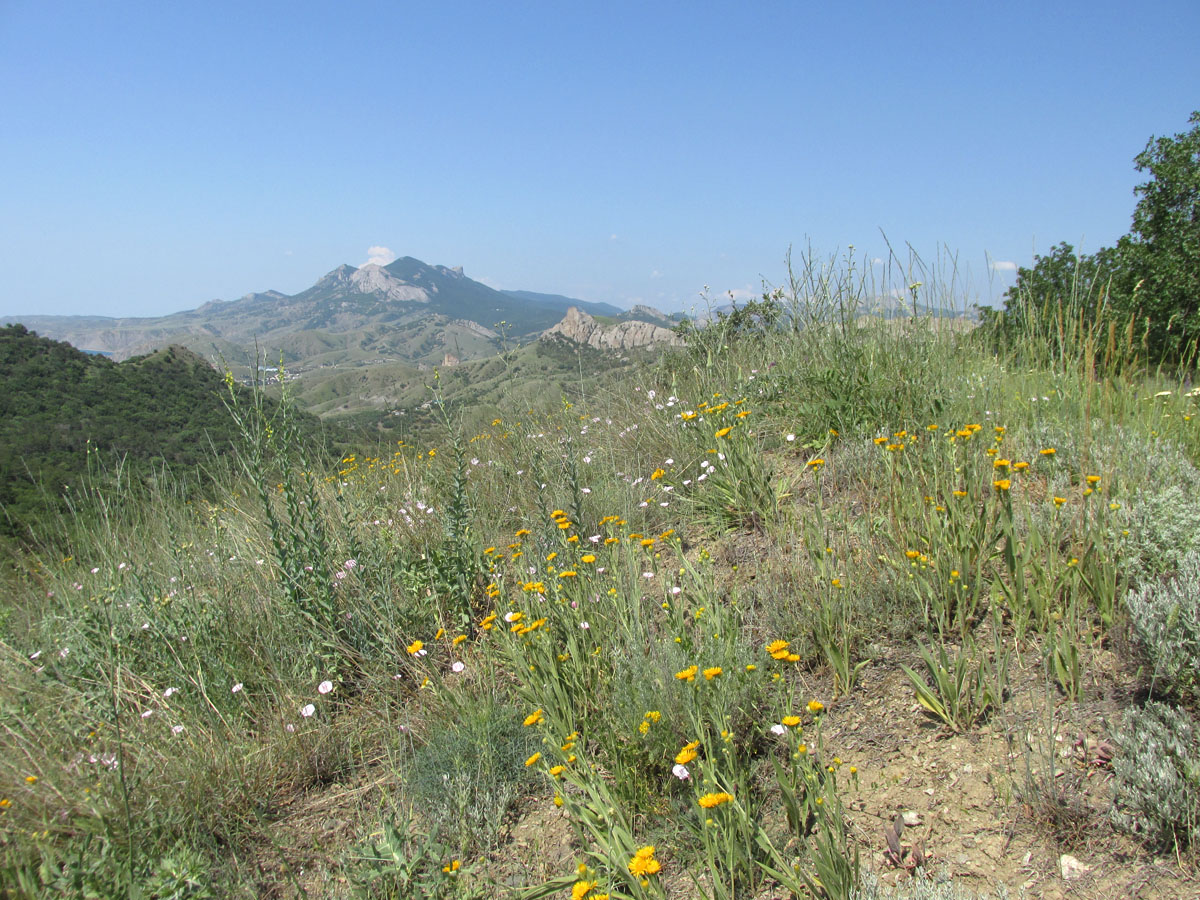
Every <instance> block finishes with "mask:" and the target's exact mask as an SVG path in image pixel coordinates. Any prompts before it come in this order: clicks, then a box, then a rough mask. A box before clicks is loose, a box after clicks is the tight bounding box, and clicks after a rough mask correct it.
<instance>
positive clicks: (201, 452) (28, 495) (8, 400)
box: [0, 325, 233, 536]
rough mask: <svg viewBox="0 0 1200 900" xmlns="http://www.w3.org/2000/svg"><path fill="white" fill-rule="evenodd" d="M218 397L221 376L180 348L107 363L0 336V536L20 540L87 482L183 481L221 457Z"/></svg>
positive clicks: (19, 336) (226, 432) (9, 332)
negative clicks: (153, 476)
mask: <svg viewBox="0 0 1200 900" xmlns="http://www.w3.org/2000/svg"><path fill="white" fill-rule="evenodd" d="M223 395H227V389H226V386H225V383H224V381H223V379H222V377H221V375H220V374H219V373H218V372H216V371H215V370H214V369H213V368H212V367H211V366H209V365H208V363H207V362H205V361H204V360H203V359H201V358H200V357H199V356H197V355H196V354H194V353H192V352H191V351H189V350H186V349H184V348H182V347H169V348H167V349H165V350H160V351H158V352H156V353H153V354H150V355H148V356H142V357H136V358H134V359H129V360H127V361H125V362H122V363H114V362H112V361H111V360H109V359H107V358H105V357H103V356H97V355H90V354H87V353H83V352H81V351H79V350H76V349H75V348H74V347H72V346H71V345H70V344H66V343H61V342H59V341H51V340H48V339H46V338H42V337H39V336H38V335H37V334H36V333H35V332H31V331H28V330H27V329H26V328H25V327H24V326H21V325H9V326H6V327H4V328H2V329H0V506H3V515H2V516H0V533H2V534H5V535H8V536H18V535H26V536H27V535H29V534H30V523H31V520H32V518H33V517H34V516H36V515H38V514H40V513H43V512H45V511H48V510H53V509H61V508H63V507H64V504H65V503H66V501H67V498H68V497H69V496H70V495H71V493H72V491H75V492H78V490H79V488H80V487H81V484H82V479H83V478H84V477H85V476H87V475H88V474H89V473H90V474H91V475H94V476H97V477H107V476H106V475H105V473H112V472H114V471H117V470H123V471H124V474H126V475H130V476H140V475H142V474H145V473H146V472H149V471H151V470H152V468H154V467H157V466H162V465H164V464H165V465H166V466H169V467H171V468H173V469H177V470H179V471H180V472H182V471H183V470H184V469H187V468H190V467H194V466H195V465H196V464H197V463H198V462H200V461H201V460H203V459H204V458H205V457H206V456H207V455H209V454H210V452H211V451H212V450H213V449H215V450H216V451H217V452H218V453H220V452H223V451H224V450H226V449H227V448H228V447H229V446H230V441H231V438H232V433H233V422H232V420H231V418H230V416H229V414H228V412H227V411H226V408H225V405H224V403H223V400H222V396H223Z"/></svg>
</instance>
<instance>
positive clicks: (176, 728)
mask: <svg viewBox="0 0 1200 900" xmlns="http://www.w3.org/2000/svg"><path fill="white" fill-rule="evenodd" d="M171 734H183V726H182V725H172V726H171Z"/></svg>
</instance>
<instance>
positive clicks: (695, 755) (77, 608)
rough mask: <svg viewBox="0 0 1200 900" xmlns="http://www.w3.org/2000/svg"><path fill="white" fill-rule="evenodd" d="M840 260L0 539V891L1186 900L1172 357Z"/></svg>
mask: <svg viewBox="0 0 1200 900" xmlns="http://www.w3.org/2000/svg"><path fill="white" fill-rule="evenodd" d="M855 272H856V270H855V268H854V266H853V265H850V266H849V267H848V268H837V269H836V270H835V269H830V270H824V269H821V270H813V269H809V270H806V271H805V272H803V273H800V274H798V275H796V276H794V277H793V278H792V279H791V280H790V283H789V285H788V287H787V288H786V289H785V290H781V291H779V292H775V293H773V294H770V295H768V296H767V297H766V298H765V299H764V300H763V301H762V303H761V304H756V305H752V306H751V308H750V309H749V310H748V311H747V312H746V313H745V314H743V315H738V314H735V315H732V316H729V317H725V318H722V319H720V320H719V321H718V322H716V323H715V324H713V325H711V326H709V327H708V328H705V329H701V330H692V331H691V332H690V333H689V334H688V336H687V344H686V346H684V347H682V348H680V349H678V350H672V351H668V352H665V353H664V354H663V355H662V356H661V357H660V358H659V359H658V360H657V361H655V362H654V363H653V364H648V365H645V366H642V367H638V368H635V369H631V370H629V371H628V372H626V373H624V374H622V375H620V376H619V377H614V378H611V379H608V380H606V381H604V382H602V383H597V384H589V383H587V381H586V380H585V379H582V378H581V382H582V383H581V385H580V387H579V390H578V392H575V391H572V392H571V393H570V394H567V393H562V394H555V395H554V396H547V395H546V393H545V392H543V394H542V395H541V396H539V395H538V394H537V393H536V392H531V391H528V390H527V389H526V388H527V386H524V387H523V386H518V387H517V388H515V389H514V393H513V395H512V396H510V397H507V398H505V397H501V398H499V399H496V400H495V401H491V400H489V402H487V403H485V404H479V403H470V402H456V403H450V402H445V396H446V395H445V392H444V390H443V388H442V386H441V380H442V379H441V376H438V375H431V377H430V379H429V381H430V384H429V394H428V397H429V399H430V401H431V407H430V409H431V411H432V414H434V415H435V418H436V419H437V421H438V423H439V425H438V428H437V429H436V430H433V431H430V432H428V433H429V434H430V435H433V436H432V437H429V438H428V439H427V438H426V437H424V436H422V437H421V438H420V439H419V440H418V439H414V440H404V441H400V442H398V443H397V442H393V441H389V442H388V443H386V444H379V445H375V446H371V447H364V448H363V450H362V451H360V452H357V453H347V454H345V455H344V456H343V457H342V458H341V459H340V462H339V463H338V464H337V465H335V466H332V467H330V466H326V465H325V464H324V463H322V462H321V457H320V455H319V453H318V448H316V447H314V446H313V445H312V442H311V441H308V440H305V439H303V438H302V437H301V432H300V431H299V430H298V429H297V427H296V425H295V417H294V409H293V408H292V407H290V406H289V404H288V403H287V402H286V400H285V402H284V403H283V404H282V405H281V406H271V405H265V406H264V405H262V403H261V402H260V401H261V394H256V395H249V396H247V395H243V394H234V395H231V396H232V398H233V399H232V400H231V408H230V413H229V414H230V416H231V418H232V421H233V423H234V425H235V428H236V430H237V432H238V433H239V434H240V442H239V444H238V448H239V449H238V450H237V452H236V454H235V455H234V457H232V459H231V460H230V461H228V462H218V461H213V462H212V463H210V464H209V465H208V466H207V469H206V472H207V475H208V477H209V478H210V479H211V484H210V486H209V488H208V489H207V497H208V499H200V498H199V497H198V496H196V495H195V494H193V493H192V492H189V491H188V490H185V489H183V488H182V487H177V486H176V485H174V483H173V482H172V480H171V479H170V478H168V477H164V478H161V479H158V480H154V481H149V482H145V483H138V484H136V485H128V486H124V487H122V486H106V487H104V488H102V489H98V490H94V491H92V492H91V494H90V497H91V500H90V501H89V502H88V503H87V504H81V505H80V506H79V507H78V508H76V509H75V511H74V512H73V513H71V514H66V515H64V516H62V517H60V518H59V519H58V520H56V521H57V524H54V522H50V523H49V524H48V525H47V530H46V531H44V532H43V533H44V534H46V535H47V536H46V537H45V538H44V540H43V542H42V545H41V546H37V547H30V548H25V549H21V550H13V551H12V552H11V554H10V558H9V559H8V561H7V565H6V567H5V570H4V578H5V584H4V589H3V592H2V597H3V599H2V600H0V603H2V607H0V636H2V642H0V672H2V675H0V884H2V885H3V895H4V896H6V897H40V896H53V897H143V898H167V897H172V898H174V897H179V898H183V897H194V898H203V897H361V898H483V897H511V898H524V900H536V898H542V897H563V898H566V897H571V898H574V900H603V898H605V897H609V898H637V900H650V898H699V897H703V898H710V900H718V898H719V900H734V898H757V900H766V898H786V897H807V896H823V897H830V898H850V897H862V898H891V897H922V898H967V897H975V896H978V897H1000V896H1020V895H1022V894H1024V895H1026V896H1031V897H1048V898H1049V897H1067V896H1072V897H1118V896H1120V897H1126V896H1131V895H1132V896H1137V897H1142V898H1170V897H1185V896H1195V895H1196V894H1197V892H1198V891H1200V880H1198V879H1197V864H1196V863H1197V857H1196V855H1195V854H1196V851H1195V845H1196V842H1197V839H1200V775H1198V773H1200V725H1198V724H1197V718H1196V715H1197V697H1198V694H1197V690H1198V688H1200V684H1198V682H1197V672H1198V671H1200V612H1198V607H1197V601H1196V598H1197V596H1200V555H1198V554H1200V508H1197V506H1196V504H1195V500H1194V498H1195V497H1196V496H1198V495H1200V493H1198V492H1200V469H1197V463H1198V459H1200V432H1198V430H1197V429H1198V428H1200V421H1198V420H1197V418H1196V414H1197V405H1198V403H1200V392H1197V390H1196V389H1195V388H1194V387H1193V386H1192V382H1191V381H1190V373H1187V372H1184V373H1178V372H1171V371H1165V370H1154V371H1150V370H1148V369H1147V367H1146V366H1145V365H1143V364H1140V363H1139V360H1138V355H1137V352H1136V348H1134V347H1132V346H1130V345H1128V344H1126V345H1122V344H1121V343H1120V342H1119V341H1118V340H1116V339H1115V338H1112V339H1111V340H1110V335H1109V334H1107V333H1094V332H1093V331H1092V330H1091V329H1089V327H1088V326H1087V325H1086V323H1084V322H1082V321H1079V320H1075V319H1073V318H1072V315H1071V311H1070V310H1071V306H1070V304H1069V302H1068V303H1067V304H1066V305H1065V310H1064V309H1060V310H1059V313H1058V315H1057V318H1053V319H1046V320H1045V321H1044V322H1043V323H1042V325H1043V326H1045V327H1043V328H1041V329H1040V330H1036V329H1033V330H1031V331H1030V332H1029V333H1027V334H1025V335H1024V336H1022V338H1021V340H1019V341H1015V342H1010V343H1003V342H996V341H993V340H992V336H991V335H990V333H985V332H984V330H983V329H974V330H971V329H964V328H962V327H960V326H959V323H958V322H957V321H956V320H953V319H949V318H946V317H935V316H927V315H913V316H911V317H909V318H904V319H892V320H883V319H879V318H872V317H859V316H857V315H856V311H857V310H858V309H859V306H860V305H861V301H862V297H863V296H864V294H865V293H866V292H867V290H868V287H867V286H866V285H864V284H863V282H862V281H861V279H860V278H859V277H858V276H856V274H855ZM928 280H932V279H928ZM909 290H910V291H911V294H912V301H913V307H914V310H919V304H920V302H923V301H925V300H926V298H928V297H930V296H931V295H933V293H934V291H933V289H931V288H925V287H924V286H922V285H918V284H916V283H915V282H913V283H912V285H911V287H910V288H909ZM798 298H804V302H803V303H802V302H800V300H799V299H798ZM1068 301H1069V298H1068ZM780 313H783V314H780ZM1072 322H1074V323H1075V324H1074V325H1072ZM517 391H520V392H521V393H520V394H519V396H520V400H519V401H517V400H516V397H517V396H518V395H517ZM457 396H461V394H457ZM423 434H424V432H423ZM56 533H57V534H59V535H61V537H59V538H55V537H54V535H55V534H56Z"/></svg>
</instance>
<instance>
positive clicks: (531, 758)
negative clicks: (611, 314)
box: [525, 750, 542, 769]
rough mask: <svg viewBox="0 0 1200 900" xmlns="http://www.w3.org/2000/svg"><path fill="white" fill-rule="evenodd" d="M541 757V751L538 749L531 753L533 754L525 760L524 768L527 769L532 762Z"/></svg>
mask: <svg viewBox="0 0 1200 900" xmlns="http://www.w3.org/2000/svg"><path fill="white" fill-rule="evenodd" d="M541 758H542V752H541V751H540V750H539V751H538V752H537V753H535V754H533V756H531V757H529V759H527V760H525V768H527V769H528V768H529V767H530V766H532V765H533V764H534V763H536V762H537V761H538V760H539V759H541Z"/></svg>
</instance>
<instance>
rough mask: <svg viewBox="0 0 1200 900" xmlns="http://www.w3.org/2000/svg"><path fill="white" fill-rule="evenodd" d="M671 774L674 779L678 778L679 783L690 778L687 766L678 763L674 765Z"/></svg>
mask: <svg viewBox="0 0 1200 900" xmlns="http://www.w3.org/2000/svg"><path fill="white" fill-rule="evenodd" d="M671 774H672V775H674V776H675V777H676V778H678V779H679V780H680V781H687V780H688V779H689V778H691V777H692V775H691V773H690V772H689V771H688V770H687V766H685V765H681V764H680V763H676V764H675V765H674V766H673V767H672V768H671Z"/></svg>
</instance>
